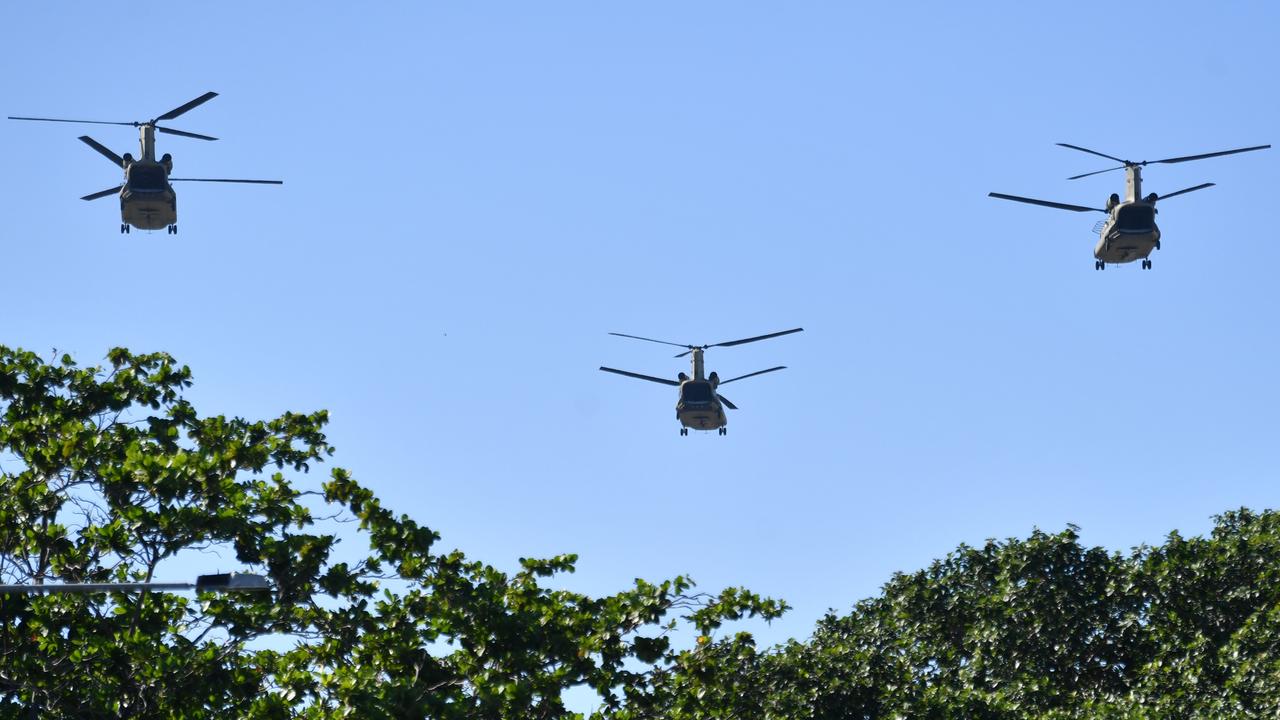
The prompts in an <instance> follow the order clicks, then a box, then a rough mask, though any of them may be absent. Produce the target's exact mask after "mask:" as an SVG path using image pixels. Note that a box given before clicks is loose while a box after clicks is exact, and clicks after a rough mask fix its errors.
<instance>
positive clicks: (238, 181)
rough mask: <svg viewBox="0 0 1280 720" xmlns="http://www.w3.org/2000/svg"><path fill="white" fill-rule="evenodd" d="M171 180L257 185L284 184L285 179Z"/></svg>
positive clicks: (175, 180) (171, 180)
mask: <svg viewBox="0 0 1280 720" xmlns="http://www.w3.org/2000/svg"><path fill="white" fill-rule="evenodd" d="M169 182H227V183H253V184H255V185H283V184H284V181H283V180H230V179H228V178H169Z"/></svg>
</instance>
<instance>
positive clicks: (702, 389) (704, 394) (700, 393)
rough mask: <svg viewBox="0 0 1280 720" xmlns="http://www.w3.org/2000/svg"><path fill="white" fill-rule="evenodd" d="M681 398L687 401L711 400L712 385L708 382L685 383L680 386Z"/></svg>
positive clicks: (706, 401)
mask: <svg viewBox="0 0 1280 720" xmlns="http://www.w3.org/2000/svg"><path fill="white" fill-rule="evenodd" d="M680 400H681V401H683V402H687V403H709V402H711V385H709V384H708V383H701V382H696V383H685V384H684V385H683V386H682V387H681V388H680Z"/></svg>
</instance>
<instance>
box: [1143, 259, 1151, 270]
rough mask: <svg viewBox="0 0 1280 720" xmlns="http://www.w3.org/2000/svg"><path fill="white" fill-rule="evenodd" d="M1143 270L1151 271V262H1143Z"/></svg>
mask: <svg viewBox="0 0 1280 720" xmlns="http://www.w3.org/2000/svg"><path fill="white" fill-rule="evenodd" d="M1142 269H1143V270H1150V269H1151V261H1150V260H1143V261H1142Z"/></svg>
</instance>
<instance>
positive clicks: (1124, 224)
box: [988, 143, 1271, 270]
mask: <svg viewBox="0 0 1280 720" xmlns="http://www.w3.org/2000/svg"><path fill="white" fill-rule="evenodd" d="M1058 145H1059V146H1061V147H1065V148H1070V149H1072V150H1079V151H1080V152H1086V153H1089V154H1090V155H1098V156H1100V157H1104V158H1107V159H1108V160H1115V161H1116V162H1118V163H1121V166H1120V167H1114V168H1107V169H1106V170H1096V171H1094V172H1089V173H1085V174H1083V175H1075V176H1072V177H1070V178H1067V179H1068V180H1079V179H1080V178H1083V177H1089V176H1090V175H1097V174H1098V173H1104V172H1111V171H1112V170H1121V169H1123V170H1124V171H1125V176H1126V177H1125V195H1124V200H1123V201H1122V200H1121V199H1120V196H1119V195H1117V194H1114V193H1113V194H1112V195H1111V197H1110V198H1108V199H1107V206H1106V207H1105V208H1093V207H1085V206H1083V205H1068V204H1066V203H1058V202H1050V201H1048V200H1035V199H1033V198H1026V197H1020V196H1017V195H1005V194H1003V193H994V192H993V193H988V195H989V196H990V197H994V198H1000V199H1001V200H1015V201H1017V202H1022V203H1030V204H1032V205H1043V206H1044V207H1051V208H1058V209H1059V210H1072V211H1074V212H1101V213H1106V214H1107V219H1106V220H1104V221H1102V222H1100V223H1099V224H1098V226H1097V230H1098V236H1099V237H1098V244H1097V246H1096V247H1095V248H1094V250H1093V257H1094V263H1093V267H1094V269H1095V270H1103V269H1105V268H1106V267H1107V264H1108V263H1111V264H1120V263H1127V262H1133V261H1134V260H1141V261H1142V269H1143V270H1150V269H1151V260H1150V258H1149V256H1150V255H1151V253H1152V251H1154V250H1159V249H1160V228H1158V227H1156V201H1157V200H1168V199H1169V198H1171V197H1174V196H1176V195H1182V194H1184V193H1189V192H1193V191H1196V190H1203V189H1205V188H1207V187H1213V183H1204V184H1201V185H1196V186H1195V187H1189V188H1184V189H1182V190H1178V191H1177V192H1171V193H1168V194H1166V195H1156V194H1155V193H1151V194H1150V195H1147V196H1146V197H1143V196H1142V168H1143V167H1145V166H1146V165H1150V164H1155V163H1160V164H1170V163H1180V162H1187V161H1189V160H1204V159H1205V158H1211V157H1218V156H1220V155H1234V154H1236V153H1242V152H1250V151H1252V150H1265V149H1266V148H1269V147H1271V146H1270V145H1257V146H1255V147H1247V148H1238V149H1235V150H1223V151H1221V152H1212V153H1205V154H1203V155H1187V156H1184V157H1176V158H1165V159H1164V160H1143V161H1142V162H1133V161H1132V160H1121V159H1120V158H1117V157H1112V156H1111V155H1106V154H1103V153H1100V152H1097V151H1095V150H1090V149H1088V148H1082V147H1079V146H1076V145H1068V144H1066V143H1058Z"/></svg>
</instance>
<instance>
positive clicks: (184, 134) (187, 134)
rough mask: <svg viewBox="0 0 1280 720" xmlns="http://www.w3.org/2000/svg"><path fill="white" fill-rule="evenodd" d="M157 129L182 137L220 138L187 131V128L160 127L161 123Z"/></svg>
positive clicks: (199, 138) (198, 138)
mask: <svg viewBox="0 0 1280 720" xmlns="http://www.w3.org/2000/svg"><path fill="white" fill-rule="evenodd" d="M156 130H158V131H160V132H162V133H167V134H169V135H181V136H182V137H189V138H195V139H197V140H217V139H218V138H216V137H210V136H209V135H200V134H199V133H193V132H187V131H186V130H174V129H173V128H167V127H160V126H159V125H157V126H156Z"/></svg>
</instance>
